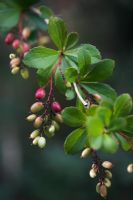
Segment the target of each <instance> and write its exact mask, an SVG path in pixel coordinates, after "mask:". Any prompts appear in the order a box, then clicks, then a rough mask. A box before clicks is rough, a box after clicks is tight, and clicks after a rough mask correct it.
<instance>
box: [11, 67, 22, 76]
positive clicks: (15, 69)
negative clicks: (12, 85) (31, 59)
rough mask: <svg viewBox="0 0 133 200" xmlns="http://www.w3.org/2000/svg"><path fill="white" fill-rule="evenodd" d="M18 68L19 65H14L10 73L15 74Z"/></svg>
mask: <svg viewBox="0 0 133 200" xmlns="http://www.w3.org/2000/svg"><path fill="white" fill-rule="evenodd" d="M19 70H20V68H19V67H14V68H13V69H12V70H11V73H12V74H13V75H15V74H17V73H18V72H19Z"/></svg>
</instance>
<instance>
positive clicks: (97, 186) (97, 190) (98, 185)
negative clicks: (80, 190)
mask: <svg viewBox="0 0 133 200" xmlns="http://www.w3.org/2000/svg"><path fill="white" fill-rule="evenodd" d="M100 185H101V183H97V185H96V192H97V193H99V191H100Z"/></svg>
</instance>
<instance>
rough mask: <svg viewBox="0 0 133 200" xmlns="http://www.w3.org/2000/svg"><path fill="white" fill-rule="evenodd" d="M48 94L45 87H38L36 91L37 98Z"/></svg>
mask: <svg viewBox="0 0 133 200" xmlns="http://www.w3.org/2000/svg"><path fill="white" fill-rule="evenodd" d="M45 96H46V92H45V90H44V89H43V88H38V89H37V91H36V93H35V98H36V99H43V98H44V97H45Z"/></svg>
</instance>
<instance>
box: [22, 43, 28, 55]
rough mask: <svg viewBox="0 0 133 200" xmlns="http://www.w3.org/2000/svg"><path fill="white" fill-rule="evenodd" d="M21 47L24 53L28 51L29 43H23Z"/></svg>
mask: <svg viewBox="0 0 133 200" xmlns="http://www.w3.org/2000/svg"><path fill="white" fill-rule="evenodd" d="M22 48H23V52H24V53H26V52H28V51H29V50H30V47H29V45H28V44H27V43H24V44H23V46H22Z"/></svg>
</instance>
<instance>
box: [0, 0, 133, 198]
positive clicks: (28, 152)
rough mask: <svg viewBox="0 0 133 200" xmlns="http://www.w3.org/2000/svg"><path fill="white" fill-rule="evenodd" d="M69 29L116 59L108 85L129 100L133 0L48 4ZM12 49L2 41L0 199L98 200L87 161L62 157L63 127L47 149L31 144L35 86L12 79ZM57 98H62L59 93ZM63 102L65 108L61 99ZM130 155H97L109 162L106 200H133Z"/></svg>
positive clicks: (132, 74) (62, 0)
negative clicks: (30, 117) (110, 172)
mask: <svg viewBox="0 0 133 200" xmlns="http://www.w3.org/2000/svg"><path fill="white" fill-rule="evenodd" d="M45 3H46V5H48V6H50V7H51V8H52V9H53V10H54V11H55V13H56V14H58V15H59V16H61V17H63V18H64V19H65V20H66V21H67V23H68V25H69V28H70V30H72V31H78V32H79V34H80V42H82V43H85V42H86V43H87V42H88V43H92V44H94V45H96V46H97V47H98V48H99V49H100V50H101V52H102V54H103V57H104V58H105V57H109V58H114V59H115V60H116V70H115V73H114V76H113V78H112V80H111V81H109V83H111V85H112V86H113V87H115V88H116V89H117V91H118V93H122V92H129V93H130V94H131V95H132V96H133V90H132V87H133V81H132V80H133V78H132V77H133V28H132V27H133V1H132V0H110V1H107V0H71V1H69V0H55V1H52V0H47V1H45ZM11 51H12V49H10V48H9V47H7V46H6V45H5V44H4V42H3V41H2V40H1V41H0V200H68V199H69V200H73V199H76V200H88V199H90V200H99V199H100V197H99V196H98V195H97V194H96V193H95V184H96V182H95V180H91V179H90V178H89V175H88V171H89V168H90V166H91V163H90V161H91V159H90V160H89V159H88V160H81V159H80V158H79V156H66V155H65V154H64V151H63V141H64V138H65V137H66V135H67V133H69V129H68V128H67V127H65V126H64V127H62V128H61V131H60V132H59V133H58V134H57V136H56V137H55V138H53V139H52V140H50V141H48V144H47V148H46V149H45V150H40V149H38V148H35V147H33V146H31V145H30V141H29V139H28V137H29V134H30V132H31V131H32V127H31V126H30V125H29V124H28V123H27V122H26V121H25V117H26V115H27V113H28V110H29V107H30V105H31V104H32V103H33V102H34V91H35V89H36V88H37V83H36V80H35V73H34V72H32V73H31V77H30V79H29V81H24V80H22V79H21V78H20V77H19V76H15V77H13V76H12V75H11V74H10V70H9V58H8V57H9V56H8V55H9V53H10V52H11ZM57 99H61V97H60V96H59V95H57ZM61 102H62V104H63V105H66V103H65V101H64V98H63V97H62V99H61ZM132 156H133V154H132V153H122V152H121V151H120V152H118V153H117V154H116V155H113V156H110V155H101V157H102V158H103V159H109V160H111V161H112V162H113V163H114V165H115V167H114V169H113V181H112V183H113V185H112V188H111V189H110V191H109V200H118V199H121V200H125V199H126V200H132V199H133V175H132V174H131V175H129V174H127V172H126V166H127V164H128V163H130V162H133V157H132Z"/></svg>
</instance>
